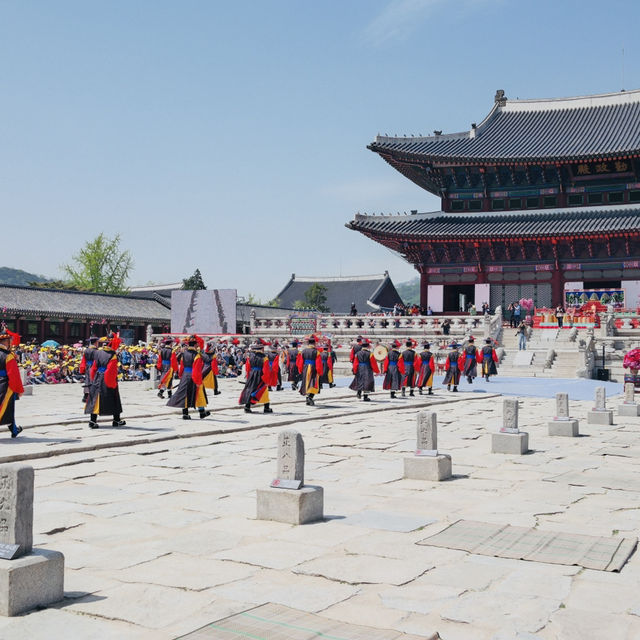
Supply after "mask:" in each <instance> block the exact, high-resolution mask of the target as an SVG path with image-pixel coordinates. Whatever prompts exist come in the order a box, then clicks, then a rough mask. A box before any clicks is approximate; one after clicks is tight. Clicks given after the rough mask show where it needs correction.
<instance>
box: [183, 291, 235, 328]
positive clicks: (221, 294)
mask: <svg viewBox="0 0 640 640" xmlns="http://www.w3.org/2000/svg"><path fill="white" fill-rule="evenodd" d="M235 332H236V290H235V289H200V290H195V291H172V292H171V333H235Z"/></svg>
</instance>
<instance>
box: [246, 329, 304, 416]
mask: <svg viewBox="0 0 640 640" xmlns="http://www.w3.org/2000/svg"><path fill="white" fill-rule="evenodd" d="M264 347H265V342H264V340H262V339H259V341H258V342H257V343H255V344H254V345H253V346H252V347H251V351H250V352H249V355H248V356H247V360H246V362H245V367H246V373H247V375H246V378H247V379H246V381H245V383H244V389H243V390H242V393H241V394H240V404H243V405H244V412H245V413H251V407H252V406H253V405H256V404H263V405H264V412H265V413H273V409H272V408H271V407H270V406H269V378H270V375H271V373H270V371H271V370H270V368H269V358H267V356H265V354H264ZM296 351H297V349H296Z"/></svg>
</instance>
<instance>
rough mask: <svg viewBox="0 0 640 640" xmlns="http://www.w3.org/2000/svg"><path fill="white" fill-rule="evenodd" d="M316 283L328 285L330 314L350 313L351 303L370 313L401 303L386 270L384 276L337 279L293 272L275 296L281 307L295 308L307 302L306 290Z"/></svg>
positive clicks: (359, 309) (361, 310) (358, 308)
mask: <svg viewBox="0 0 640 640" xmlns="http://www.w3.org/2000/svg"><path fill="white" fill-rule="evenodd" d="M314 284H320V285H322V286H323V287H325V288H326V290H327V291H326V296H327V301H326V303H325V304H326V306H327V307H328V308H329V310H330V312H331V313H349V311H350V309H351V304H352V303H355V305H356V309H357V310H358V312H359V313H367V312H369V311H374V310H377V309H378V308H380V307H384V308H391V307H393V305H394V304H396V303H401V302H402V299H401V298H400V296H399V295H398V292H397V291H396V288H395V286H394V285H393V282H392V281H391V278H390V277H389V274H388V272H386V271H385V272H384V273H383V274H382V275H370V276H345V277H335V278H312V277H305V276H296V274H295V273H294V274H293V275H292V276H291V280H289V282H288V283H287V284H286V286H285V287H284V289H282V291H281V292H280V293H279V294H278V295H277V296H276V298H277V299H278V300H279V301H280V305H281V306H282V307H294V305H295V303H296V302H297V301H302V302H304V301H305V297H304V294H305V292H306V291H307V290H308V289H309V288H310V287H311V286H312V285H314Z"/></svg>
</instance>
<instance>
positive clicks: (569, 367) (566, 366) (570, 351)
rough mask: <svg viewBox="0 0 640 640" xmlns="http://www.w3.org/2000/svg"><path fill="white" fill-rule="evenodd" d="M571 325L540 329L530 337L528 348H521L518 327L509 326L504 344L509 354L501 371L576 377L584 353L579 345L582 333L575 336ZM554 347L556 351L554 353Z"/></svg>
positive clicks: (539, 375) (532, 375) (536, 375)
mask: <svg viewBox="0 0 640 640" xmlns="http://www.w3.org/2000/svg"><path fill="white" fill-rule="evenodd" d="M572 335H573V334H572V332H571V331H570V330H567V329H562V330H555V331H554V330H553V329H539V330H537V331H533V332H532V333H531V336H530V338H529V340H527V349H526V350H525V351H518V338H517V336H516V332H515V329H510V328H508V327H505V328H504V330H503V336H502V342H501V344H502V347H503V348H504V350H505V357H504V358H503V360H502V363H501V365H500V368H499V374H500V375H503V376H513V377H536V378H575V376H576V370H577V369H579V368H580V367H581V366H582V362H583V354H582V353H581V352H580V351H579V349H578V345H579V340H580V334H578V335H577V336H576V337H575V340H571V337H572ZM550 350H553V352H554V353H553V354H551V353H550Z"/></svg>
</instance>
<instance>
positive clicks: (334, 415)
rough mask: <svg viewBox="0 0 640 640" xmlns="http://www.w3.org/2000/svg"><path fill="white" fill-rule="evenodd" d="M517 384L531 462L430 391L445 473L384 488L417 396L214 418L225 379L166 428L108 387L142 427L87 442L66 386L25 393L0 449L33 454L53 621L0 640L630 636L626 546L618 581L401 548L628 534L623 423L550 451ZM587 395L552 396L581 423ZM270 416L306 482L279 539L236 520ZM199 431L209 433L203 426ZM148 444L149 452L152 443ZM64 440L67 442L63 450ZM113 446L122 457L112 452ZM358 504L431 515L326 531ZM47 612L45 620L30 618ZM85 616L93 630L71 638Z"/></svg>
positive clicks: (633, 588)
mask: <svg viewBox="0 0 640 640" xmlns="http://www.w3.org/2000/svg"><path fill="white" fill-rule="evenodd" d="M505 382H506V381H505ZM552 382H555V381H552ZM594 382H595V381H594ZM519 384H520V388H521V389H522V390H524V391H526V392H527V394H531V395H529V396H528V397H524V395H523V397H522V398H521V400H522V402H521V403H520V410H519V411H520V426H521V428H523V429H526V430H528V431H529V432H530V434H531V443H532V448H533V449H535V451H534V453H532V454H530V455H527V456H522V457H521V458H520V457H519V459H517V460H514V459H509V460H505V459H503V457H502V456H492V455H491V454H490V453H489V439H490V433H491V431H493V430H494V429H495V428H496V427H497V425H499V424H500V422H501V417H502V403H501V402H500V401H499V400H498V399H495V396H494V397H489V396H488V394H483V393H477V392H472V393H462V394H457V396H456V394H451V395H447V394H446V392H443V391H441V390H439V389H437V390H436V394H437V395H436V396H435V399H436V400H437V402H438V404H434V405H432V406H433V408H434V410H436V411H437V413H438V424H439V430H438V431H439V432H438V440H439V445H440V447H441V448H442V449H443V450H444V451H447V452H448V453H451V454H452V456H453V462H454V470H455V471H456V474H457V476H456V477H455V478H454V479H453V480H452V481H451V482H446V483H424V482H419V481H413V480H404V479H402V478H401V474H402V457H403V456H404V455H406V454H407V453H408V452H410V451H411V450H412V449H413V447H414V445H413V439H414V438H415V424H416V422H415V421H416V413H417V411H418V410H420V409H422V408H423V407H426V406H427V405H426V404H425V405H423V404H421V403H422V399H420V398H416V399H415V400H416V401H415V402H413V401H414V399H413V398H411V399H407V400H406V401H404V402H402V403H400V402H398V403H393V402H391V401H390V400H389V398H388V394H383V393H378V394H376V396H375V398H376V399H375V403H371V404H372V405H374V406H373V407H371V410H369V408H367V412H366V413H362V412H361V411H362V410H363V406H364V405H363V403H357V402H356V401H355V399H353V395H350V394H349V392H348V391H346V390H345V389H338V390H336V389H333V390H331V391H332V392H336V395H335V396H332V395H331V394H329V393H327V394H326V395H325V394H324V393H323V395H322V396H321V398H320V399H319V401H318V404H319V405H320V404H323V403H325V404H327V405H332V407H334V408H328V407H325V408H319V407H306V406H305V405H304V400H303V399H302V398H301V397H300V396H299V394H295V393H292V392H290V391H287V392H281V393H278V394H274V398H275V402H276V409H277V410H278V412H279V413H277V414H274V416H271V417H269V416H264V415H263V414H252V415H251V416H245V415H244V414H243V413H242V412H241V411H240V410H238V409H237V408H236V407H235V406H232V405H233V403H234V402H235V399H236V398H237V392H238V391H239V389H240V385H238V384H237V382H236V383H234V385H235V386H230V387H228V388H227V389H228V390H227V389H225V390H224V393H223V396H222V397H221V396H216V397H215V398H214V399H213V402H212V404H214V408H215V409H216V410H215V417H214V419H213V420H212V419H211V418H208V419H207V420H204V421H200V420H197V419H196V420H192V421H190V422H189V423H184V422H183V421H181V420H180V417H179V412H176V413H163V412H165V410H166V408H165V407H164V406H163V405H162V403H161V402H160V401H159V400H158V399H157V398H156V397H155V394H154V393H153V391H145V390H144V388H143V391H142V395H141V396H140V397H138V396H137V394H139V393H140V391H139V390H138V389H139V387H136V386H135V385H134V386H133V387H128V385H122V387H123V397H124V399H125V403H126V407H131V409H132V412H131V415H133V410H134V409H135V411H136V415H140V416H143V415H144V416H145V417H140V418H135V419H134V420H132V423H131V426H132V429H131V430H130V432H127V433H128V434H129V435H125V434H124V432H119V431H118V430H113V429H104V430H98V432H101V431H103V433H100V435H99V437H98V435H96V434H94V433H93V432H92V431H91V430H89V429H87V428H86V426H84V425H83V424H82V423H81V422H78V423H70V424H69V423H66V424H65V423H63V418H64V417H68V416H69V409H70V407H77V405H76V403H77V402H78V401H79V397H76V396H77V390H78V388H77V387H74V386H73V385H69V387H70V388H71V391H72V393H71V395H69V393H70V392H69V390H68V389H65V388H63V387H58V388H47V389H43V390H41V389H36V391H35V393H36V395H34V396H33V397H32V398H29V399H24V402H23V401H21V402H22V404H19V405H18V411H19V412H20V411H23V414H22V415H23V416H24V415H25V414H26V408H27V407H31V408H33V409H34V417H33V418H31V420H32V421H33V422H36V420H40V421H41V422H49V423H50V424H48V425H46V426H35V425H34V426H33V428H31V429H28V430H26V432H25V434H26V435H27V436H28V437H29V438H31V437H32V438H33V440H34V441H33V442H30V441H29V439H26V440H21V438H22V436H23V435H25V434H21V436H20V438H17V439H15V440H10V439H9V438H6V439H5V440H3V441H2V444H6V447H4V449H3V451H2V452H0V454H2V455H4V452H5V451H8V452H9V454H11V455H15V454H16V452H18V453H20V452H23V454H22V455H25V456H31V455H33V454H35V455H40V454H42V455H47V456H48V457H43V458H37V457H36V458H33V459H32V461H31V464H33V466H34V467H35V469H36V475H35V484H36V488H35V521H36V523H37V526H36V531H35V534H34V544H35V545H36V546H39V547H44V548H50V549H56V550H60V551H62V552H63V553H64V554H65V560H66V563H67V571H66V573H67V583H66V598H65V600H64V601H63V602H62V603H61V604H60V605H59V606H58V605H57V606H56V608H55V609H54V608H49V609H46V610H43V611H34V612H31V613H29V614H27V615H25V616H23V617H21V618H19V619H15V620H3V619H0V638H3V640H4V638H5V637H7V638H9V640H11V638H12V637H18V638H22V637H36V638H38V637H43V635H42V634H40V635H38V632H37V631H36V632H34V631H33V629H34V627H35V628H36V629H45V630H46V628H47V627H46V626H47V625H49V624H50V625H51V629H52V630H53V631H54V634H53V635H52V637H56V635H55V633H58V635H60V633H59V631H60V630H64V629H68V630H69V632H70V633H71V634H72V633H73V631H74V629H76V628H77V629H79V631H78V632H77V633H76V634H75V635H74V637H88V638H91V637H96V638H102V637H122V638H125V640H126V638H128V637H131V638H135V639H136V640H137V639H138V638H140V639H141V640H165V639H166V640H170V639H175V638H176V637H178V636H181V635H185V634H187V633H189V632H191V631H193V630H194V629H197V628H199V627H202V626H204V625H206V624H208V623H210V622H212V621H215V620H220V619H222V618H225V617H227V616H229V615H232V614H234V613H238V612H240V611H245V610H247V609H249V608H251V607H254V606H256V605H261V604H263V603H265V602H268V601H276V602H278V603H279V604H283V605H285V606H287V607H291V608H294V609H299V610H302V611H308V612H310V613H316V614H320V615H321V616H322V617H323V618H326V619H329V620H332V621H335V622H344V623H348V624H355V625H363V626H370V625H371V624H374V626H375V627H376V628H378V629H391V630H393V631H394V632H395V633H398V634H400V633H410V634H413V635H415V636H418V637H422V638H424V637H429V636H430V635H431V634H433V633H435V632H436V631H438V632H439V633H440V636H441V638H442V639H443V640H456V639H457V638H460V639H464V640H469V639H470V638H473V640H485V639H486V640H514V639H515V638H521V639H522V638H527V639H528V640H530V639H531V638H534V637H535V638H537V639H538V640H551V639H552V638H553V640H558V639H562V640H564V638H578V637H580V639H581V640H585V639H586V638H589V629H595V630H596V631H597V632H598V633H599V635H600V636H602V637H615V638H618V637H620V638H626V639H628V640H635V638H636V637H640V633H638V631H639V626H638V623H639V622H640V616H638V611H640V609H638V605H637V602H634V601H633V597H634V596H633V594H634V592H639V593H640V557H638V554H634V555H632V556H631V558H630V560H629V562H627V564H626V565H625V566H624V567H623V569H622V571H621V572H620V573H605V572H602V571H592V570H588V569H587V570H581V569H580V568H579V567H575V566H571V567H569V566H565V565H552V564H546V563H528V562H523V561H520V560H515V559H510V558H496V557H491V556H480V555H474V554H470V553H468V552H466V551H461V550H452V549H447V548H443V547H431V546H424V545H416V544H415V543H416V542H417V541H419V540H421V539H423V538H424V537H426V536H429V535H430V534H432V533H437V532H438V531H439V530H441V529H443V528H444V527H446V526H448V525H450V524H451V523H452V522H455V521H456V520H460V519H468V520H469V519H473V520H478V521H483V522H490V523H494V524H496V525H505V524H512V525H516V526H525V527H531V528H534V527H535V528H538V529H541V530H545V531H554V532H566V531H575V532H581V533H589V534H590V535H594V536H603V537H619V538H623V537H637V535H638V531H639V530H640V529H639V528H640V509H638V508H637V507H638V505H636V504H635V503H636V500H635V498H634V496H635V495H636V493H637V492H635V491H629V490H628V489H629V487H630V486H631V487H633V482H634V480H633V479H634V477H635V476H636V474H637V473H638V465H637V460H636V459H635V458H634V457H633V456H631V457H630V456H628V455H613V454H616V453H618V450H623V451H625V450H628V449H629V448H632V447H637V443H638V442H639V441H640V437H639V436H640V420H638V419H637V418H636V419H627V420H624V421H622V420H620V423H619V424H618V425H615V426H614V428H613V429H612V430H605V429H600V428H597V427H596V426H594V427H592V428H591V427H590V428H589V430H588V436H586V437H581V438H575V439H572V440H574V442H571V443H562V442H557V441H558V440H561V439H559V438H551V437H549V436H548V434H547V422H548V420H549V419H550V417H552V415H553V411H554V407H555V402H554V399H553V394H552V393H551V391H552V390H551V389H548V390H546V391H545V392H544V394H547V395H546V396H545V397H534V395H535V393H536V391H537V390H539V389H540V387H538V384H539V383H538V382H537V381H536V380H526V379H524V380H523V379H520V380H519ZM464 387H466V385H463V388H464ZM478 387H480V385H479V384H476V385H474V388H478ZM489 388H490V389H491V390H492V391H493V390H497V389H498V385H494V382H493V381H492V383H491V384H490V385H487V389H489ZM514 388H515V387H514ZM587 391H588V399H586V400H584V401H580V400H578V399H575V398H573V397H572V398H571V411H572V414H573V415H575V417H576V418H577V419H579V420H581V421H585V420H586V413H587V411H588V410H589V409H590V408H591V406H592V404H593V401H592V396H593V394H592V392H591V390H590V389H589V388H587ZM585 393H586V392H585ZM544 394H541V395H544ZM225 396H226V397H225ZM454 396H456V397H454ZM471 398H473V400H471ZM27 400H28V402H27ZM452 400H456V401H455V402H452ZM32 401H33V402H32ZM410 401H411V402H410ZM70 403H71V404H70ZM277 405H281V406H280V408H279V409H278V407H277ZM74 410H75V411H76V414H75V415H76V417H77V418H78V419H79V420H83V419H84V418H83V417H82V416H81V415H79V413H78V410H77V409H74ZM283 416H284V418H283ZM19 417H20V414H19ZM125 417H127V419H128V416H125ZM281 420H286V421H288V422H289V423H290V424H291V426H293V428H295V429H297V430H299V431H300V432H301V433H302V435H303V437H304V440H305V449H306V459H307V466H306V473H305V477H306V479H307V482H309V483H310V484H321V485H322V486H323V487H324V490H325V513H326V514H327V519H326V520H325V521H324V522H320V523H316V524H313V525H305V526H301V527H295V526H292V525H287V524H282V523H277V522H261V521H258V520H256V519H255V513H256V512H255V506H256V505H255V489H256V488H258V487H264V486H267V485H268V484H269V482H270V481H271V480H272V478H273V474H274V472H275V468H276V460H275V457H276V455H275V454H276V441H277V435H278V431H279V430H280V427H279V426H277V425H278V424H279V422H280V421H281ZM56 421H57V422H56ZM202 423H205V424H202ZM216 423H219V424H220V425H221V429H220V431H224V432H222V433H220V432H218V433H209V431H211V425H212V424H216ZM238 427H239V428H238ZM138 428H140V429H138ZM156 428H158V431H157V432H155V431H154V429H156ZM160 429H162V431H160ZM167 429H170V431H167ZM201 429H202V430H203V431H200V430H201ZM190 430H191V431H190ZM204 430H206V431H204ZM149 434H151V435H149ZM182 435H192V436H193V437H180V436H182ZM156 436H157V437H159V438H162V440H159V441H157V442H155V441H153V438H155V437H156ZM37 439H39V440H41V441H36V440H37ZM56 440H59V441H60V443H61V444H59V445H58V444H56ZM70 440H72V441H74V442H73V443H70V442H69V441H70ZM76 441H77V443H79V446H81V447H86V448H87V450H86V451H80V450H76V451H73V450H71V449H72V445H74V444H75V442H76ZM120 441H124V442H125V444H126V446H116V445H117V444H118V443H119V442H120ZM94 444H95V445H97V446H99V447H103V448H95V447H94ZM603 451H604V452H605V454H604V455H603V453H602V452H603ZM52 453H53V455H52ZM609 453H611V454H612V455H609ZM569 474H573V475H569ZM550 478H552V479H553V480H554V481H553V482H548V481H546V480H548V479H550ZM612 478H613V479H615V481H616V482H615V484H614V483H613V482H610V480H611V479H612ZM602 479H605V482H604V483H603V482H602ZM603 485H611V486H615V488H607V487H606V486H603ZM132 487H133V488H132ZM134 489H135V490H134ZM364 511H374V512H380V513H383V514H395V515H400V516H406V517H408V518H416V519H418V520H420V519H422V520H423V521H424V520H425V519H427V520H430V519H434V520H437V522H435V523H433V524H430V525H426V526H425V528H424V529H421V530H416V531H393V530H388V529H378V528H374V527H373V526H363V525H362V523H361V524H359V525H353V524H352V525H350V526H345V524H344V523H343V522H342V519H343V518H345V519H346V518H350V517H352V516H356V515H357V514H361V513H362V512H364ZM163 516H165V517H164V520H163ZM369 524H370V525H371V524H373V523H369ZM289 546H290V547H291V551H292V557H291V558H289V559H288V561H287V560H285V559H284V553H281V552H280V551H279V550H278V548H279V547H281V548H283V549H284V550H285V553H286V550H287V548H288V547H289ZM307 550H308V552H309V553H311V554H312V555H311V557H306V556H305V553H306V552H307ZM221 555H224V556H226V557H224V558H223V557H220V556H221ZM247 560H249V562H247ZM276 561H278V562H281V563H282V564H276ZM254 563H255V564H254ZM267 565H274V566H277V567H278V568H269V566H267ZM212 567H216V570H215V571H212V569H211V568H212ZM218 567H219V569H218ZM223 570H224V572H226V573H224V574H222V575H221V576H218V577H221V578H222V579H223V580H226V579H227V578H231V579H232V580H231V581H228V582H227V581H225V582H224V583H223V584H219V585H217V586H211V584H212V583H213V582H215V581H216V580H217V579H218V577H217V576H216V574H221V573H222V572H223ZM181 572H182V573H181ZM247 572H248V573H247ZM183 574H184V575H183ZM242 576H245V577H242ZM234 577H237V579H233V578H234ZM123 578H126V581H124V579H123ZM598 593H601V594H602V597H601V598H600V599H599V600H598ZM596 608H597V610H596ZM50 612H54V613H55V616H56V620H54V619H53V617H50V618H47V617H46V614H47V613H50ZM39 620H42V621H43V622H42V625H40V623H39ZM584 620H587V621H588V622H589V624H590V625H591V626H590V627H589V626H588V625H587V624H585V623H584V622H583V621H584ZM87 621H90V622H91V624H92V625H93V626H91V627H89V626H87V627H82V626H78V625H83V624H85V623H86V622H87ZM603 621H604V622H603ZM7 625H10V628H11V634H10V635H7V634H5V633H4V629H5V628H6V627H7ZM21 629H24V630H27V632H25V633H22V631H21ZM92 629H94V630H95V632H93V631H92ZM576 629H577V630H579V631H580V632H581V634H582V635H579V634H578V633H577V631H576ZM112 631H115V632H112ZM470 633H471V635H470ZM110 634H111V635H110ZM634 634H635V635H634ZM60 637H67V636H65V635H60ZM69 637H71V636H69Z"/></svg>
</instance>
